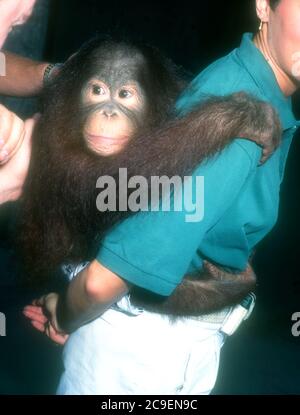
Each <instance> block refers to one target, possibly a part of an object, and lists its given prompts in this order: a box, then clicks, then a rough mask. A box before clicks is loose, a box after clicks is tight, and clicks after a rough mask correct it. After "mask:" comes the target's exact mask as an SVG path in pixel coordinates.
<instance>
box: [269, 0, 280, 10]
mask: <svg viewBox="0 0 300 415" xmlns="http://www.w3.org/2000/svg"><path fill="white" fill-rule="evenodd" d="M279 3H280V0H270V6H271V9H272V10H274V9H275V8H276V7H277V6H278V4H279Z"/></svg>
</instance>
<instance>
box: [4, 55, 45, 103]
mask: <svg viewBox="0 0 300 415" xmlns="http://www.w3.org/2000/svg"><path fill="white" fill-rule="evenodd" d="M2 53H4V55H5V76H0V94H3V95H13V96H23V97H24V96H32V95H36V94H38V93H39V92H40V90H41V89H42V86H43V76H44V71H45V69H46V67H47V65H48V63H46V62H36V61H33V60H31V59H28V58H24V57H22V56H18V55H15V54H13V53H10V52H2Z"/></svg>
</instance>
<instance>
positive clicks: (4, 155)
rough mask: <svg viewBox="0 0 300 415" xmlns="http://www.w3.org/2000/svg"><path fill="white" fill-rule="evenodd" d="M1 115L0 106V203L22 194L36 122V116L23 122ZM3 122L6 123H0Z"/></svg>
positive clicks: (15, 117)
mask: <svg viewBox="0 0 300 415" xmlns="http://www.w3.org/2000/svg"><path fill="white" fill-rule="evenodd" d="M3 114H4V113H3V107H2V108H1V106H0V143H1V140H2V143H3V142H4V144H2V146H1V144H0V164H2V165H0V203H4V202H8V201H14V200H17V199H18V198H19V197H20V196H21V194H22V190H23V184H24V181H25V179H26V176H27V172H28V167H29V162H30V154H31V137H32V133H33V128H34V126H35V123H36V121H37V116H35V117H34V118H31V119H28V120H26V121H25V122H23V121H22V120H20V119H19V118H18V117H17V116H16V115H15V114H13V113H10V114H12V115H9V114H7V113H6V115H4V117H3ZM1 115H2V118H1ZM3 120H6V121H4V123H2V121H3ZM1 137H2V138H1ZM3 137H5V138H3ZM4 163H5V164H4Z"/></svg>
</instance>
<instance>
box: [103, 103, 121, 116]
mask: <svg viewBox="0 0 300 415" xmlns="http://www.w3.org/2000/svg"><path fill="white" fill-rule="evenodd" d="M101 114H103V115H104V116H105V117H107V118H111V117H114V116H116V115H117V111H116V109H115V107H114V105H110V104H108V105H105V107H104V108H103V109H102V110H101Z"/></svg>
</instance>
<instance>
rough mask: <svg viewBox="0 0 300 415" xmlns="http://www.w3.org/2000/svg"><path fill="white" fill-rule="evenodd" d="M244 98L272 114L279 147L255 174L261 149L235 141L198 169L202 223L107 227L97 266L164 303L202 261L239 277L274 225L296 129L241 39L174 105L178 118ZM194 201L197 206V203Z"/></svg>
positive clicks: (163, 216)
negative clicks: (201, 106) (204, 105)
mask: <svg viewBox="0 0 300 415" xmlns="http://www.w3.org/2000/svg"><path fill="white" fill-rule="evenodd" d="M238 91H246V92H249V93H251V94H252V95H255V96H256V97H258V98H260V99H262V100H265V101H268V102H269V103H270V104H272V105H273V107H275V108H276V110H277V111H278V114H279V116H280V119H281V122H282V125H283V129H284V131H283V137H282V144H281V145H280V147H279V148H278V149H277V150H276V152H275V153H274V154H273V155H272V157H270V158H269V160H268V161H267V162H266V163H264V164H263V165H261V166H259V161H260V157H261V148H260V147H259V146H257V145H256V144H255V143H253V142H251V141H249V140H245V139H239V138H236V139H235V140H233V142H232V143H231V144H230V145H229V146H227V147H226V148H225V149H224V150H223V151H222V152H221V153H220V154H218V155H217V156H214V157H213V158H211V159H210V160H208V161H206V162H205V163H202V164H201V165H199V166H198V167H197V169H196V170H195V171H194V173H193V176H203V177H204V200H203V201H204V216H203V219H202V220H201V221H198V222H188V221H186V214H187V212H186V211H184V210H182V211H181V212H176V211H170V212H163V211H159V212H141V213H139V214H137V215H135V216H133V217H131V218H128V219H127V220H125V221H124V222H123V223H121V224H119V225H117V226H115V227H114V228H113V229H112V230H111V231H110V232H109V234H108V235H107V236H106V237H105V239H104V241H103V243H102V244H101V246H100V247H99V251H98V254H97V260H98V261H99V262H100V263H101V264H103V265H104V266H105V267H107V268H109V269H110V270H111V271H113V272H114V273H116V274H118V275H119V276H120V277H121V278H123V279H125V280H127V281H128V282H130V283H133V284H135V285H137V286H140V287H143V288H145V289H148V290H150V291H153V292H155V293H158V294H161V295H166V296H167V295H170V294H171V293H172V291H173V290H174V289H175V288H176V286H177V285H178V284H179V283H180V282H181V280H182V278H183V277H184V275H185V274H186V273H187V272H193V271H195V270H198V269H201V267H202V260H203V258H206V259H208V260H210V261H213V262H215V263H217V264H219V265H221V266H223V267H225V268H229V269H232V270H237V271H238V270H243V269H245V267H246V264H247V260H248V258H249V255H250V254H251V251H252V249H253V247H254V246H255V245H256V244H257V243H258V242H259V241H260V240H261V239H262V238H263V237H264V236H265V235H266V234H267V233H268V232H269V231H270V230H271V228H272V227H273V226H274V224H275V223H276V220H277V214H278V206H279V191H280V183H281V181H282V178H283V174H284V166H285V162H286V158H287V154H288V150H289V147H290V144H291V140H292V137H293V135H294V133H295V130H296V128H297V125H299V123H298V122H297V121H296V120H295V118H294V116H293V113H292V109H291V101H290V99H287V98H286V97H285V96H284V95H283V94H282V92H281V90H280V88H279V86H278V84H277V81H276V78H275V76H274V74H273V72H272V70H271V68H270V66H269V65H268V63H267V62H266V60H265V59H264V57H263V55H262V54H261V52H260V51H259V50H258V49H257V48H256V46H255V45H254V43H253V42H252V35H251V34H245V35H244V36H243V39H242V43H241V45H240V47H239V48H237V49H235V50H233V51H232V52H231V53H230V54H229V55H227V56H225V57H223V58H222V59H220V60H218V61H216V62H214V63H213V64H212V65H210V66H209V67H208V68H207V69H205V70H204V71H203V72H202V73H200V74H199V75H198V76H197V77H196V78H195V79H194V80H193V82H192V83H191V85H190V86H189V87H188V88H187V89H186V91H185V92H184V93H183V95H182V96H181V97H180V99H179V100H178V102H177V110H178V112H179V114H184V113H186V112H188V111H189V110H190V109H192V108H193V107H194V106H195V105H197V104H198V103H199V102H201V101H203V100H204V99H205V98H207V97H208V96H211V95H227V94H231V93H233V92H238ZM203 201H202V202H203Z"/></svg>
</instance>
